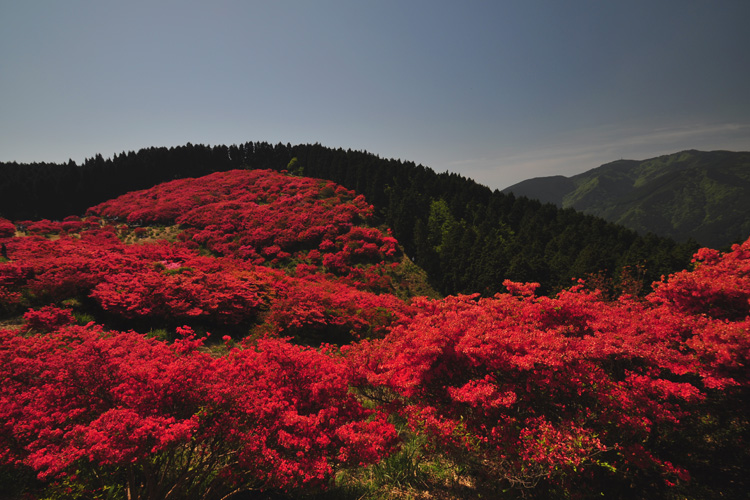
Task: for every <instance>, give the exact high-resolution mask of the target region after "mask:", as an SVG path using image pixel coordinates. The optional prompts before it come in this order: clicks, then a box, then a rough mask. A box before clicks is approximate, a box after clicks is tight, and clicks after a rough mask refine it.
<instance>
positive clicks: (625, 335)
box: [347, 243, 750, 496]
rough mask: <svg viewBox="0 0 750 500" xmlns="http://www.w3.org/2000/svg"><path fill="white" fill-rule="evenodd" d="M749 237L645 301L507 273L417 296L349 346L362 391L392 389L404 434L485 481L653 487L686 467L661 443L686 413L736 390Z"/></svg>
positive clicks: (747, 353)
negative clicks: (494, 286) (411, 433)
mask: <svg viewBox="0 0 750 500" xmlns="http://www.w3.org/2000/svg"><path fill="white" fill-rule="evenodd" d="M748 244H749V243H745V244H744V245H742V246H739V247H735V249H734V250H733V251H732V252H730V253H729V254H726V255H719V254H714V253H711V256H712V258H711V259H706V258H705V256H706V252H705V251H703V252H700V253H699V254H698V256H697V258H698V259H699V261H700V262H701V264H699V265H698V266H697V268H696V269H695V270H694V271H692V272H687V271H686V272H683V273H678V274H676V275H674V276H672V277H670V278H669V279H667V280H664V282H663V284H662V285H661V286H659V287H658V288H657V290H656V291H655V292H654V293H653V294H652V295H651V296H649V297H648V298H647V299H648V300H645V301H640V300H637V299H635V298H633V297H630V296H623V297H622V298H621V299H620V300H618V301H609V300H604V299H603V298H602V296H601V295H600V294H599V293H598V292H590V291H586V290H584V289H583V287H582V286H580V285H579V286H576V287H573V288H572V289H570V290H567V291H564V292H562V293H560V294H559V295H558V296H557V297H537V296H535V294H534V289H535V286H534V285H528V284H526V285H522V284H517V283H510V282H506V286H508V288H509V290H510V291H511V294H498V295H496V296H495V297H493V298H485V299H480V298H479V297H478V296H459V297H448V298H446V299H444V300H439V301H432V300H426V299H423V300H419V301H417V302H416V303H415V304H414V306H415V307H417V308H418V312H417V313H416V315H415V316H414V317H413V318H412V319H411V320H408V321H404V322H402V323H401V324H399V325H398V326H396V327H395V328H393V330H392V331H391V332H390V333H389V334H388V335H387V336H386V337H385V338H383V339H382V340H376V341H370V342H362V343H360V344H359V345H354V346H351V347H348V348H347V353H348V356H349V359H350V362H351V363H352V366H353V368H354V369H355V370H359V373H360V379H359V386H360V388H361V390H363V391H364V392H365V393H372V394H374V395H377V397H379V398H381V399H382V397H383V394H390V397H389V398H390V400H391V403H390V404H391V405H392V407H393V408H395V411H397V412H398V413H399V414H401V415H402V416H403V417H404V418H406V419H407V420H408V421H409V423H410V425H411V426H412V428H413V429H414V430H415V431H417V432H419V433H425V434H426V435H427V436H429V437H430V439H431V442H432V443H433V444H434V446H436V449H438V450H442V451H443V452H447V453H448V454H449V455H451V456H452V457H453V458H454V459H455V460H457V461H458V462H459V463H464V464H467V465H468V466H469V467H470V468H474V470H475V472H477V473H478V474H480V475H483V476H484V477H485V478H486V477H494V478H500V479H501V483H505V484H516V485H518V484H520V485H524V486H530V485H538V486H539V488H541V491H548V492H557V493H555V494H563V492H568V493H570V492H573V491H575V492H577V494H579V495H582V496H586V495H588V494H598V493H599V492H602V491H607V490H608V489H612V488H613V487H614V485H615V484H619V485H620V486H619V487H624V486H623V485H627V484H630V485H631V487H636V488H641V489H639V491H641V492H645V491H647V490H648V491H651V492H652V493H655V492H656V491H660V488H663V487H667V486H669V485H673V484H676V483H681V482H682V483H684V482H685V481H687V480H689V477H690V475H689V472H688V470H686V469H685V468H684V467H682V466H681V465H680V464H679V463H678V462H679V461H682V462H683V463H684V462H690V460H691V459H690V458H689V457H687V456H682V457H680V456H674V453H672V452H670V451H669V450H670V447H671V446H672V445H670V444H669V443H670V441H669V440H670V439H683V438H680V437H679V436H680V434H679V433H680V432H683V433H687V434H688V435H689V434H690V432H691V431H690V429H689V428H687V427H686V426H687V423H692V424H694V423H695V417H694V415H692V412H694V411H700V412H707V411H709V409H710V411H711V412H714V413H715V416H714V417H713V418H718V416H719V415H721V414H722V411H723V410H722V409H721V408H719V409H716V408H713V409H711V408H712V407H711V404H708V405H707V403H706V402H707V399H706V398H713V399H714V400H716V398H717V397H718V398H721V397H722V396H721V394H722V393H723V391H726V390H729V389H731V390H732V391H734V389H733V388H739V387H742V388H744V389H746V388H747V387H748V376H747V374H748V365H749V364H748V362H749V361H750V339H749V338H748V335H747V332H748V331H750V328H749V327H750V319H749V318H748V316H747V312H746V310H745V311H744V313H743V312H742V309H741V307H740V305H741V304H743V303H744V304H745V306H747V302H746V296H745V295H743V292H742V290H744V289H745V288H746V287H745V285H746V284H747V279H748V273H747V269H748V262H750V259H749V258H748V257H749V254H748V253H747V251H746V248H747V245H748ZM738 296H739V297H741V298H742V300H740V299H738V298H737V297H738ZM743 301H744V302H743ZM718 304H727V305H730V306H731V308H730V309H729V310H730V312H731V316H730V318H727V314H726V313H722V309H721V306H720V305H718ZM706 306H707V307H708V309H706ZM706 310H708V311H709V312H712V314H713V316H714V317H710V316H707V315H706V314H704V311H706ZM733 393H734V394H735V396H734V397H738V398H740V399H741V398H743V396H742V394H743V392H739V393H738V392H736V391H734V392H733ZM716 412H718V413H716ZM703 414H704V415H706V414H705V413H703ZM728 417H731V418H732V419H734V420H733V421H734V422H736V423H735V424H732V425H742V424H740V423H739V421H738V420H737V416H736V415H735V416H732V415H729V416H728ZM722 418H724V417H722ZM683 435H684V434H683ZM675 436H677V437H676V438H675ZM690 438H691V439H693V438H692V437H690ZM693 442H695V441H693ZM672 444H674V443H672ZM657 478H661V480H660V481H658V480H656V479H657ZM636 485H637V486H636ZM625 487H626V486H625ZM662 493H663V492H662ZM662 493H660V494H662Z"/></svg>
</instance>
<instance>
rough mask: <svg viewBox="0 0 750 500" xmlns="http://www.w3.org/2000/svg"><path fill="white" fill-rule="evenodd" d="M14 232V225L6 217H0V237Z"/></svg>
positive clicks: (6, 236) (8, 236)
mask: <svg viewBox="0 0 750 500" xmlns="http://www.w3.org/2000/svg"><path fill="white" fill-rule="evenodd" d="M15 234H16V226H15V225H14V224H13V223H12V222H11V221H9V220H8V219H3V218H2V217H0V238H10V237H11V236H13V235H15Z"/></svg>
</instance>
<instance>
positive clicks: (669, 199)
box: [503, 150, 750, 248]
mask: <svg viewBox="0 0 750 500" xmlns="http://www.w3.org/2000/svg"><path fill="white" fill-rule="evenodd" d="M503 192H504V193H514V194H515V195H516V196H527V197H529V198H532V199H538V200H541V201H542V202H547V203H554V204H555V205H556V206H558V207H561V208H573V209H575V210H579V211H581V212H583V213H586V214H590V215H594V216H597V217H602V218H604V219H606V220H608V221H611V222H614V223H616V224H621V225H623V226H625V227H628V228H631V229H634V230H636V231H638V232H640V233H642V234H645V233H648V232H652V233H655V234H658V235H661V236H667V237H670V238H674V239H676V240H678V241H685V240H688V239H693V240H696V241H698V242H699V243H700V244H702V245H707V246H711V247H715V248H720V247H727V246H728V245H730V244H731V243H736V242H738V241H742V240H744V239H745V238H746V237H747V235H748V234H750V217H749V216H748V214H750V153H748V152H730V151H710V152H704V151H695V150H690V151H682V152H680V153H675V154H671V155H665V156H659V157H657V158H651V159H648V160H642V161H636V160H619V161H614V162H611V163H607V164H605V165H602V166H600V167H598V168H595V169H592V170H589V171H587V172H584V173H582V174H578V175H575V176H572V177H563V176H551V177H540V178H535V179H529V180H526V181H523V182H520V183H518V184H515V185H513V186H510V187H508V188H506V189H504V190H503Z"/></svg>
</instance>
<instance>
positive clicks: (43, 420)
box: [0, 327, 396, 498]
mask: <svg viewBox="0 0 750 500" xmlns="http://www.w3.org/2000/svg"><path fill="white" fill-rule="evenodd" d="M180 331H181V333H182V334H183V335H184V337H183V339H182V340H178V341H177V342H175V343H174V344H173V345H172V346H169V345H166V344H164V343H162V342H159V341H156V340H153V339H147V338H145V337H143V336H142V335H139V334H137V333H133V332H106V333H105V332H103V331H102V330H101V328H99V327H67V328H62V329H60V330H58V331H56V332H54V333H49V334H47V335H43V336H31V337H28V336H21V335H18V334H17V333H16V332H13V331H10V330H0V340H1V341H2V346H3V349H2V350H0V377H2V379H3V381H4V382H3V384H2V387H0V430H1V431H2V432H0V460H2V461H3V462H5V463H19V464H20V463H23V464H26V465H27V466H30V467H32V468H33V469H34V470H36V471H38V472H39V476H40V477H41V478H55V477H62V476H65V475H66V473H70V472H71V471H77V472H78V474H79V475H80V474H82V473H84V472H91V471H92V470H96V475H95V477H96V480H95V481H92V484H90V485H89V486H90V487H91V488H93V489H96V488H97V486H100V487H104V486H105V485H107V484H116V483H117V482H118V481H119V480H120V479H119V478H122V480H123V481H125V482H126V487H127V493H128V498H166V497H167V493H168V492H170V491H171V492H172V493H171V494H172V495H175V493H181V494H180V495H176V496H179V497H181V498H198V497H199V496H200V495H199V494H202V493H203V492H205V491H206V490H211V489H213V490H217V492H222V491H223V492H224V493H226V490H227V488H229V489H233V488H235V487H245V488H247V487H254V488H257V487H282V488H288V487H293V486H299V485H302V484H310V483H314V484H320V483H322V482H324V481H325V479H327V478H328V477H329V476H330V475H331V473H332V470H333V467H335V466H346V465H360V464H365V463H371V462H374V461H377V460H379V459H380V458H382V457H383V456H385V455H386V454H388V453H389V452H390V450H391V447H392V445H393V444H394V442H395V436H396V434H395V430H394V428H393V426H392V425H391V424H388V423H387V422H385V420H384V418H383V416H382V415H379V414H376V413H374V412H373V411H371V410H366V409H364V408H363V407H362V405H361V404H360V403H359V402H358V401H357V400H356V399H355V398H354V396H353V395H352V394H351V393H350V392H349V386H348V376H347V374H348V370H347V368H346V366H344V364H343V363H342V362H340V361H337V360H336V359H334V358H332V357H329V356H327V355H326V354H322V353H319V352H316V351H314V350H312V349H306V348H301V347H296V346H293V345H291V344H289V343H287V342H284V341H280V340H262V341H260V342H258V343H257V344H256V345H254V346H253V347H252V348H242V349H232V350H231V352H230V353H229V354H228V355H226V356H223V357H219V358H213V357H211V356H210V355H208V354H205V353H202V352H201V351H199V350H198V348H199V347H200V345H201V341H200V340H196V339H195V337H194V335H193V334H192V331H191V330H190V329H189V328H182V329H180ZM97 482H101V484H99V485H97V484H96V483H97Z"/></svg>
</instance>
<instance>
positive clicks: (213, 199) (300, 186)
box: [89, 170, 398, 282]
mask: <svg viewBox="0 0 750 500" xmlns="http://www.w3.org/2000/svg"><path fill="white" fill-rule="evenodd" d="M89 213H90V214H95V215H99V216H102V217H105V218H107V219H110V220H121V221H127V222H128V223H130V224H156V223H158V224H166V225H170V224H179V225H180V226H181V227H183V228H185V232H184V233H183V234H182V235H181V239H183V240H185V241H188V240H192V241H194V242H197V243H199V244H201V245H204V246H205V247H206V248H208V249H210V250H211V251H212V252H215V253H217V254H219V255H225V256H237V257H240V258H242V259H246V260H249V261H250V262H253V263H255V264H264V263H270V264H280V263H285V262H289V261H292V260H294V261H297V262H306V263H308V264H312V265H316V266H319V265H323V266H325V268H326V269H327V270H328V271H330V272H333V273H335V274H337V275H339V276H347V277H349V279H350V281H354V282H361V281H360V278H361V277H362V270H361V269H360V268H359V267H358V265H359V266H362V265H365V264H379V263H381V262H383V261H384V260H391V259H392V258H393V257H394V256H395V255H396V253H397V250H398V245H397V242H396V240H395V239H394V238H393V237H392V236H389V235H386V234H383V232H382V231H380V230H378V229H375V228H366V227H360V226H358V224H362V223H364V222H367V221H369V220H370V219H371V216H372V206H370V205H368V204H367V203H366V202H365V199H364V197H362V196H361V195H360V196H356V195H355V194H354V193H353V192H352V191H349V190H347V189H345V188H343V187H341V186H337V185H335V184H334V183H332V182H330V181H322V180H316V179H309V178H302V177H291V176H288V175H284V174H280V173H277V172H274V171H271V170H251V171H248V170H232V171H229V172H217V173H215V174H211V175H208V176H205V177H201V178H200V179H180V180H175V181H172V182H168V183H165V184H161V185H159V186H156V187H154V188H151V189H148V190H146V191H136V192H132V193H129V194H126V195H124V196H120V197H119V198H116V199H114V200H111V201H108V202H105V203H102V204H101V205H97V206H95V207H92V208H91V209H89Z"/></svg>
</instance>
